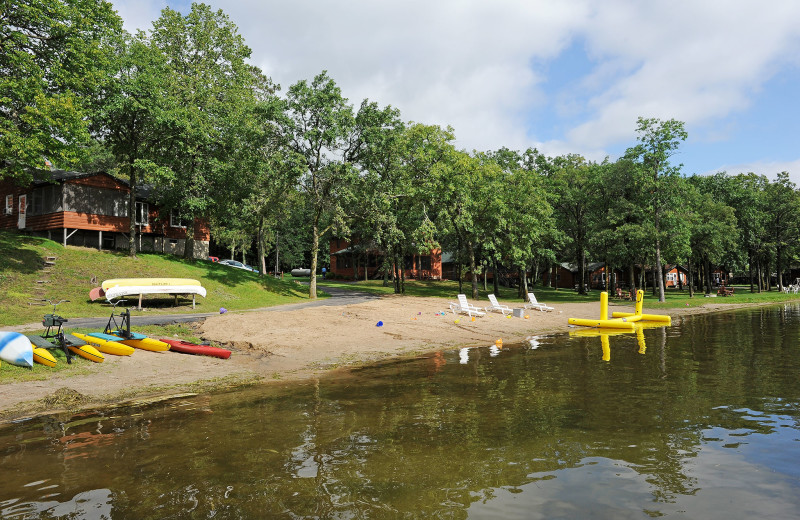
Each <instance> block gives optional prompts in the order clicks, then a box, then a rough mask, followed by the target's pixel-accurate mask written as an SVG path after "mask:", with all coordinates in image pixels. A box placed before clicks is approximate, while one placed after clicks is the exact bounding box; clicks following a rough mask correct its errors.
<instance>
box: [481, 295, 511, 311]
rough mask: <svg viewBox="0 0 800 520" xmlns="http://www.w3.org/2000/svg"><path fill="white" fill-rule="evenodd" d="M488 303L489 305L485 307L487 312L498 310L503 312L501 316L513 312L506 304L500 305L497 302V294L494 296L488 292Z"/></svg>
mask: <svg viewBox="0 0 800 520" xmlns="http://www.w3.org/2000/svg"><path fill="white" fill-rule="evenodd" d="M489 303H491V305H489V306H488V307H486V311H487V312H488V311H500V312H501V313H502V314H503V316H505V315H506V313H508V314H511V313H512V312H514V311H513V310H512V309H511V307H509V306H508V305H500V304H499V303H498V302H497V296H495V295H494V294H489Z"/></svg>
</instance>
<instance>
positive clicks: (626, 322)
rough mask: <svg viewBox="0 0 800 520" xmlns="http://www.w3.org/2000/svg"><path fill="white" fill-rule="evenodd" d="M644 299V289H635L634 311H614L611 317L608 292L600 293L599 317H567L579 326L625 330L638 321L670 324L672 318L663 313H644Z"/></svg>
mask: <svg viewBox="0 0 800 520" xmlns="http://www.w3.org/2000/svg"><path fill="white" fill-rule="evenodd" d="M643 301H644V291H643V290H641V289H639V290H638V291H636V309H635V312H614V313H612V314H611V318H609V317H608V293H607V292H601V293H600V319H599V320H596V319H586V318H569V320H568V323H569V324H570V325H577V326H579V327H593V328H600V329H623V330H626V331H634V330H636V325H637V324H638V323H646V322H650V323H657V324H658V326H665V325H670V324H672V318H670V317H669V316H667V315H665V314H644V313H643V312H642V305H643Z"/></svg>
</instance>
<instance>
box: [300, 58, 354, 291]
mask: <svg viewBox="0 0 800 520" xmlns="http://www.w3.org/2000/svg"><path fill="white" fill-rule="evenodd" d="M286 103H287V109H288V116H289V118H288V120H287V123H286V133H287V136H288V137H289V147H290V148H291V150H292V151H294V152H295V153H297V154H298V155H299V156H301V157H302V158H303V160H304V163H305V164H304V172H303V174H302V175H301V176H300V177H299V179H298V180H299V187H300V190H301V192H302V193H303V194H304V195H305V197H307V199H308V202H309V205H310V206H311V208H312V216H311V222H310V225H311V232H312V242H311V281H310V283H309V288H308V295H309V297H310V298H316V297H317V260H318V253H319V241H320V237H321V236H322V235H323V234H325V233H326V232H328V231H329V230H330V229H332V228H333V227H337V228H338V229H340V230H342V231H344V232H346V230H347V225H346V222H345V218H344V217H345V212H344V208H345V207H346V206H347V199H348V197H349V196H350V186H351V185H352V182H353V180H354V178H355V175H356V172H355V169H354V168H353V166H352V164H351V162H350V159H351V158H352V155H351V154H352V153H353V152H354V145H355V140H354V138H353V131H354V129H355V121H354V116H353V108H352V106H351V105H349V104H347V99H346V98H344V97H342V93H341V90H340V89H339V87H338V86H336V83H335V82H334V81H333V80H332V79H331V78H330V77H328V74H327V72H326V71H323V72H322V73H320V74H318V75H317V76H316V77H315V78H314V79H313V81H311V83H308V82H307V81H306V80H301V81H299V82H297V83H295V84H294V85H292V86H291V87H289V91H288V92H287V99H286Z"/></svg>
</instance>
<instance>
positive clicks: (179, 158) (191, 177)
mask: <svg viewBox="0 0 800 520" xmlns="http://www.w3.org/2000/svg"><path fill="white" fill-rule="evenodd" d="M151 39H152V41H153V43H154V44H155V45H156V46H157V47H158V48H159V49H160V50H161V52H162V53H164V55H165V57H166V60H167V66H168V68H169V73H170V74H171V76H172V78H171V81H170V83H169V90H168V91H167V93H166V97H167V98H168V99H167V100H166V101H165V102H166V103H168V104H169V109H168V110H167V111H166V112H165V114H164V117H163V124H164V125H165V127H166V130H167V132H166V136H165V138H164V142H163V144H164V152H165V155H164V160H165V161H166V162H165V164H164V166H165V167H166V168H163V169H161V170H159V173H160V174H161V175H160V177H159V178H158V179H157V183H158V184H160V185H161V186H162V187H163V188H165V189H164V190H163V191H162V193H163V195H164V201H163V202H164V203H166V205H167V206H168V207H172V208H173V209H174V210H176V211H177V212H178V213H179V214H180V216H181V217H182V219H183V220H184V221H185V223H186V248H185V250H184V256H185V257H187V258H191V257H192V256H193V255H194V222H195V217H197V216H205V215H208V214H209V213H211V211H212V210H213V206H214V202H215V200H216V195H217V194H220V193H222V192H223V190H224V189H225V187H224V181H225V179H226V178H227V177H226V175H224V173H225V172H226V170H228V169H229V168H230V167H231V164H232V162H233V159H234V158H235V154H236V150H237V147H238V146H239V145H240V144H241V142H242V136H241V134H240V131H241V129H242V127H243V125H242V123H241V121H242V119H243V118H247V117H249V116H250V114H251V111H250V109H251V107H252V106H253V103H252V98H253V96H254V95H255V92H256V91H257V90H258V89H259V88H261V87H262V86H263V85H264V84H265V79H264V77H263V75H262V74H261V72H260V71H259V70H258V69H257V68H255V67H252V66H250V65H248V64H247V63H246V60H247V58H249V57H250V52H251V51H250V48H248V47H247V45H245V43H244V39H243V38H242V37H241V35H239V34H238V29H237V27H236V25H235V24H233V23H232V22H231V21H230V19H229V18H228V16H227V15H225V14H224V13H223V12H222V11H221V10H218V11H212V10H211V8H210V7H209V6H207V5H205V4H197V3H193V4H192V8H191V12H190V13H189V14H188V15H186V16H183V15H181V14H180V13H179V12H177V11H174V10H172V9H169V8H166V9H164V10H163V11H162V12H161V17H160V18H159V19H158V20H156V21H155V22H154V24H153V31H152V35H151ZM243 174H245V175H247V174H248V172H243Z"/></svg>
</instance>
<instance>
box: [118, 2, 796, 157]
mask: <svg viewBox="0 0 800 520" xmlns="http://www.w3.org/2000/svg"><path fill="white" fill-rule="evenodd" d="M166 3H168V2H165V1H157V0H147V1H146V2H145V3H142V2H138V1H136V2H134V1H133V0H115V1H114V4H115V6H117V7H118V9H119V11H120V14H121V15H122V16H123V17H124V18H125V19H126V21H127V22H128V23H127V24H126V27H128V28H132V27H139V28H147V27H149V22H150V21H152V20H153V19H154V18H155V17H157V16H158V12H159V10H160V9H161V8H162V7H163V6H164V5H165V4H166ZM211 3H212V5H214V7H221V8H223V9H224V11H225V12H226V13H227V14H228V15H229V16H230V17H231V19H232V20H233V22H234V23H235V24H236V25H237V26H238V27H239V29H240V32H241V33H242V34H243V35H244V37H245V39H246V41H247V43H248V45H250V47H251V48H253V56H252V60H251V61H252V62H253V63H254V64H255V65H258V66H259V67H261V68H262V69H263V70H264V71H265V73H266V74H268V75H269V76H271V77H272V78H273V80H275V81H276V82H278V83H280V84H281V85H282V87H283V88H284V89H286V88H287V87H288V86H289V85H291V84H293V83H295V82H296V81H298V80H300V79H310V78H312V77H313V76H314V75H316V74H317V73H319V72H320V71H322V70H323V69H325V70H328V71H329V74H330V76H331V77H332V78H333V79H334V80H335V81H336V82H337V84H338V85H339V86H340V87H341V88H342V91H343V93H344V95H345V96H347V97H348V98H349V99H350V100H351V102H352V103H353V104H354V105H358V104H359V103H360V101H361V100H362V99H363V98H370V99H371V100H374V101H377V102H379V103H380V104H382V105H386V104H391V105H393V106H395V107H397V108H399V109H400V110H401V113H402V116H403V118H404V119H405V120H413V121H417V122H425V123H436V124H440V125H443V126H446V125H451V126H453V127H454V128H455V131H456V136H457V138H458V144H459V145H460V146H462V147H464V148H466V149H473V148H474V149H482V150H487V149H494V148H498V147H500V146H508V147H510V148H518V149H524V148H527V147H528V146H536V147H538V148H539V149H540V150H541V151H543V152H544V153H548V154H550V153H567V152H574V153H583V154H584V155H586V156H587V157H590V158H595V159H597V158H599V159H602V157H603V156H604V155H605V152H604V150H605V149H607V148H609V147H617V148H618V147H620V146H623V147H624V146H626V143H627V144H632V142H633V140H634V137H635V136H634V132H635V124H636V118H637V117H638V116H646V117H660V118H676V119H680V120H682V121H685V122H686V123H687V128H689V130H690V133H691V129H692V126H693V125H697V126H698V127H700V126H702V127H707V128H716V127H724V126H725V125H726V124H728V123H727V122H726V121H725V118H726V117H728V116H730V115H731V114H735V113H738V112H741V111H745V110H747V109H748V107H749V106H750V105H751V99H752V98H753V96H754V93H757V92H758V91H759V89H760V88H761V87H762V86H763V85H764V83H765V82H766V81H768V80H769V78H770V77H771V76H773V75H774V74H775V73H776V71H778V70H780V67H782V66H785V64H786V63H788V62H789V61H790V60H794V62H793V63H794V64H795V65H796V64H797V63H798V61H800V59H798V56H800V36H799V35H800V32H798V30H797V20H800V2H796V1H795V0H780V1H779V0H776V1H773V2H770V3H769V5H768V6H765V5H764V4H762V3H756V2H753V1H752V0H725V1H722V0H702V1H689V0H679V1H664V0H656V1H651V2H639V1H633V0H606V1H604V2H591V1H589V0H564V1H560V2H552V1H547V0H539V1H528V2H520V1H515V0H497V1H493V2H476V1H466V0H439V1H436V2H430V1H422V0H408V1H405V2H399V1H398V2H375V1H374V0H352V1H348V2H336V3H335V2H330V1H324V0H298V1H295V2H280V1H275V0H271V1H270V0H266V1H265V0H261V1H255V0H239V1H236V2H224V3H223V2H211ZM171 5H175V4H174V3H171ZM181 5H183V6H185V4H181ZM179 8H181V9H183V10H185V7H179ZM575 42H582V43H585V46H586V50H587V53H588V57H589V59H590V60H591V62H592V64H593V66H594V67H593V68H592V69H587V70H585V71H584V72H583V77H582V78H580V79H579V80H578V81H577V82H576V83H575V85H574V87H570V88H565V89H563V90H562V91H560V92H550V91H549V90H548V87H549V85H548V84H547V83H546V80H547V78H546V76H545V74H546V72H547V65H553V64H558V61H557V60H558V57H559V54H560V53H562V52H563V51H564V50H565V49H567V48H568V47H569V46H570V45H572V44H573V43H575ZM550 107H553V108H554V109H553V110H552V111H549V110H548V109H549V108H550ZM548 112H552V113H553V114H556V115H557V116H560V117H565V118H566V119H564V120H553V119H550V118H551V117H553V116H551V115H550V114H549V113H548ZM578 118H581V119H578ZM566 121H571V122H570V123H566ZM565 125H568V126H565ZM718 136H719V138H721V139H725V134H724V133H718Z"/></svg>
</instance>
